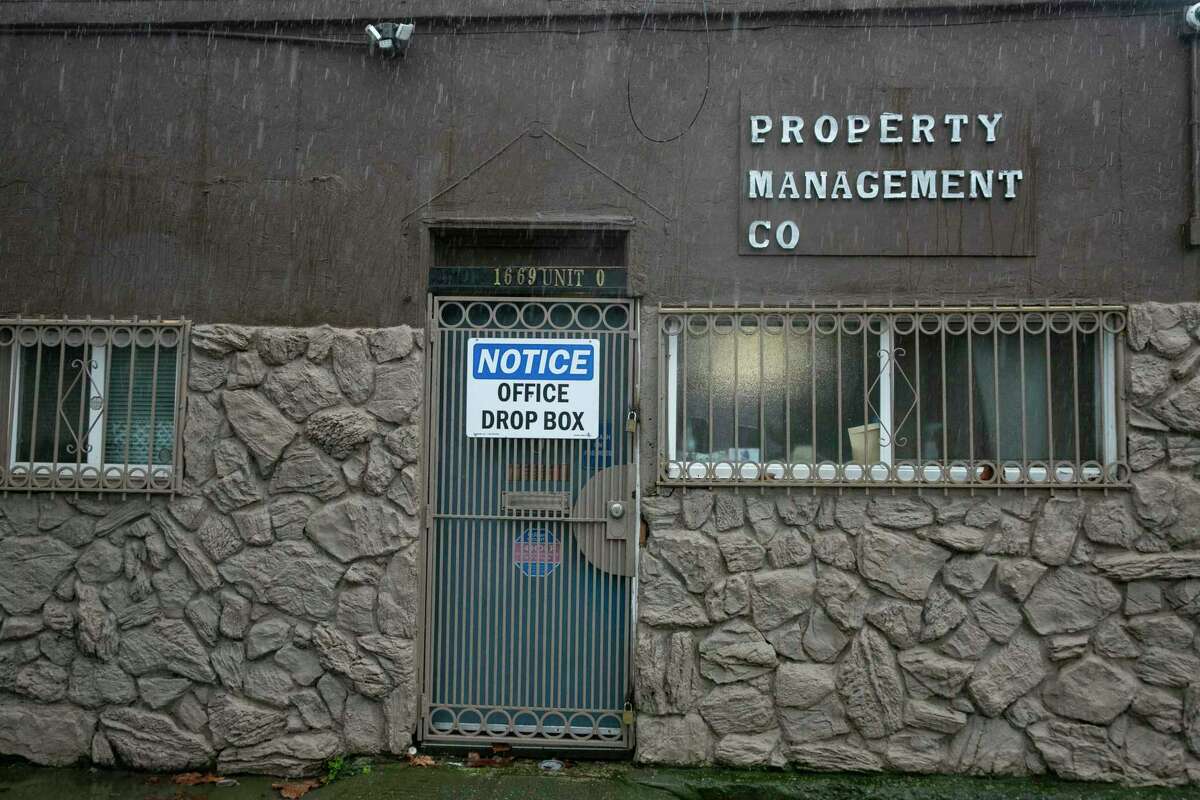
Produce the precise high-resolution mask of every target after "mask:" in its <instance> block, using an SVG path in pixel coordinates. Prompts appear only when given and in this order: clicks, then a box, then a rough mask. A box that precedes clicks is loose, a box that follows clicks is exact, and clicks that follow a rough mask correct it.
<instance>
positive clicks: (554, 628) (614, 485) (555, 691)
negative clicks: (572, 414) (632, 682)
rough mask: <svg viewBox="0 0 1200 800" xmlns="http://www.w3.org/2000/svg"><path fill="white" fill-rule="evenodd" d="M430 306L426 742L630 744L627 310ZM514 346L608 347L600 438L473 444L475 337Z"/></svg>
mask: <svg viewBox="0 0 1200 800" xmlns="http://www.w3.org/2000/svg"><path fill="white" fill-rule="evenodd" d="M430 305H431V320H430V331H431V334H432V335H431V352H430V364H431V366H430V369H431V374H430V390H429V401H430V402H429V406H428V408H429V417H428V424H429V428H428V430H429V437H428V440H429V453H428V463H429V465H430V468H429V484H428V492H429V495H428V503H429V506H428V508H429V509H430V510H431V515H430V516H431V519H430V529H429V532H428V545H427V548H426V554H427V557H426V561H427V563H426V569H427V573H426V575H427V580H426V587H427V589H426V592H427V593H426V602H425V632H426V633H425V636H426V642H425V663H424V690H423V694H422V717H423V722H422V733H423V738H424V740H425V741H433V742H441V743H463V744H466V743H471V742H483V741H495V740H509V741H513V742H514V743H518V742H520V741H521V740H525V741H526V743H527V744H529V745H531V746H555V747H566V746H570V747H591V748H596V747H602V748H614V749H623V748H628V747H631V746H632V738H631V723H632V713H630V712H629V708H630V705H629V703H630V699H631V698H630V694H629V673H630V665H629V660H630V648H631V642H630V640H631V636H630V631H631V624H630V623H631V576H632V575H633V572H634V550H635V546H636V538H635V537H636V536H637V530H638V528H637V523H636V517H637V515H636V509H635V507H634V491H635V485H636V482H635V475H634V469H635V463H636V458H635V456H634V435H633V430H634V428H635V425H634V424H632V423H633V422H634V421H635V420H636V417H635V415H634V412H633V408H634V406H633V399H634V386H635V369H636V364H637V359H636V350H635V347H636V338H637V336H636V331H637V315H636V313H635V306H634V303H633V302H632V301H629V300H593V299H587V300H582V299H581V300H575V299H562V300H558V299H545V298H543V299H538V300H532V299H507V298H499V299H498V298H489V299H487V300H483V299H473V298H461V297H455V298H438V299H435V300H434V301H433V302H432V303H431V304H430ZM508 338H514V339H519V338H527V339H528V338H537V339H548V338H550V339H591V340H599V349H598V358H597V368H598V377H599V386H600V403H599V416H598V419H599V427H598V433H599V435H598V436H597V437H596V438H594V439H575V440H570V439H538V438H524V439H521V438H469V437H468V436H467V435H466V424H465V419H464V416H465V411H466V388H465V387H466V383H467V374H466V373H467V365H468V356H467V354H468V352H469V346H468V342H469V341H470V340H472V339H492V340H494V339H508ZM477 344H481V343H477Z"/></svg>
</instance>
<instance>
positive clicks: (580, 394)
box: [467, 339, 600, 439]
mask: <svg viewBox="0 0 1200 800" xmlns="http://www.w3.org/2000/svg"><path fill="white" fill-rule="evenodd" d="M599 361H600V340H599V339H472V340H470V342H468V344H467V436H471V437H476V436H485V437H496V438H506V439H595V438H596V436H597V435H598V433H599V428H600V380H599V374H598V369H597V367H598V364H599Z"/></svg>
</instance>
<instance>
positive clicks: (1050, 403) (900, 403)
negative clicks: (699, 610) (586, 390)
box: [659, 305, 1127, 487]
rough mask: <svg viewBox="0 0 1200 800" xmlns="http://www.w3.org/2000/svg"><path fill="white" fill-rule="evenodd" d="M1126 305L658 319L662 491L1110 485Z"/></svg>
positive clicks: (1116, 479)
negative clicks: (760, 484)
mask: <svg viewBox="0 0 1200 800" xmlns="http://www.w3.org/2000/svg"><path fill="white" fill-rule="evenodd" d="M1124 327H1125V312H1124V309H1123V308H1122V307H1118V306H1083V305H1075V306H1059V307H1048V306H1039V307H1034V306H1022V305H1015V306H1005V307H1000V306H988V307H979V308H976V307H971V306H966V307H963V308H942V307H933V308H917V307H913V308H891V307H889V308H874V309H873V308H861V309H846V308H816V307H812V308H808V309H794V308H786V309H768V308H730V309H690V308H674V309H663V310H661V312H660V315H659V330H660V336H661V343H660V344H661V349H660V356H661V357H660V363H661V369H662V372H661V376H662V381H663V386H664V391H663V392H662V393H661V395H662V402H663V407H662V409H661V412H660V413H661V416H660V419H662V420H664V422H665V424H664V425H662V426H661V428H660V431H659V454H660V470H659V472H660V474H659V479H660V481H661V482H663V483H666V484H673V483H675V484H687V483H701V484H703V483H717V482H727V481H775V482H786V483H788V484H804V485H810V484H811V485H822V484H823V485H861V484H876V483H881V484H892V485H895V484H913V485H918V484H934V485H940V486H952V485H967V486H979V485H988V486H996V487H1003V486H1014V487H1027V486H1030V485H1055V486H1064V485H1067V486H1112V485H1114V484H1122V483H1124V482H1125V480H1126V478H1127V475H1126V471H1125V469H1124V467H1123V465H1122V464H1121V459H1120V454H1119V452H1118V445H1119V442H1120V441H1121V437H1120V436H1119V429H1120V428H1121V421H1120V418H1119V414H1118V409H1117V392H1116V376H1117V374H1119V370H1118V369H1117V359H1118V357H1119V354H1118V346H1117V341H1118V337H1119V336H1120V335H1121V334H1122V332H1123V330H1124Z"/></svg>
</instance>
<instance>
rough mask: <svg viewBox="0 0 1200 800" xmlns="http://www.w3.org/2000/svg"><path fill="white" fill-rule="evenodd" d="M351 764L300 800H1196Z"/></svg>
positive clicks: (32, 778) (169, 794)
mask: <svg viewBox="0 0 1200 800" xmlns="http://www.w3.org/2000/svg"><path fill="white" fill-rule="evenodd" d="M366 764H367V762H355V763H353V764H351V765H348V766H347V768H346V769H345V770H344V771H343V776H342V777H339V778H338V779H337V780H335V781H333V782H332V783H329V784H328V785H325V786H322V787H321V788H319V789H315V790H313V791H311V792H310V793H308V794H307V795H305V798H306V800H409V798H411V799H412V800H418V799H419V800H472V799H473V798H489V799H490V798H497V799H498V800H510V799H511V800H529V798H539V799H541V798H546V800H557V799H558V798H561V800H671V798H680V800H791V799H792V798H795V799H796V800H859V799H860V798H861V799H862V800H960V799H961V798H967V797H969V798H976V800H1034V799H1035V798H1054V799H1055V800H1059V799H1061V800H1160V799H1161V800H1168V798H1169V799H1170V800H1183V799H1184V798H1188V799H1189V800H1190V799H1191V798H1196V800H1200V788H1182V789H1128V788H1124V787H1120V786H1113V785H1108V784H1085V783H1065V782H1061V781H1048V780H1040V779H984V778H956V777H925V776H903V775H870V776H864V775H825V774H810V773H797V772H784V771H774V772H748V771H735V770H719V769H694V770H655V769H641V768H637V767H633V766H631V765H629V764H625V763H585V764H578V765H572V766H569V767H568V768H566V769H564V770H563V771H562V772H560V773H557V774H544V773H542V772H540V771H539V770H538V768H537V765H536V762H524V761H519V762H517V763H515V764H513V765H512V766H510V767H504V768H482V769H468V768H465V767H459V766H454V765H453V759H445V760H443V761H442V762H441V763H440V764H439V766H436V767H432V768H413V767H409V766H407V765H406V764H398V763H375V764H370V765H369V768H368V770H367V771H364V769H363V768H364V766H365V765H366ZM236 780H237V785H235V786H216V785H199V786H179V785H176V784H174V783H173V782H172V780H171V776H167V775H158V776H154V775H148V774H145V773H129V772H118V771H107V770H93V769H87V768H79V769H74V768H72V769H51V768H46V767H37V766H33V765H30V764H27V763H23V762H6V763H2V764H0V798H5V799H6V798H13V800H17V799H18V798H19V800H85V799H86V800H266V799H267V798H278V797H280V793H279V792H278V791H277V790H276V789H273V788H272V784H273V783H278V782H280V779H278V778H264V777H257V776H239V777H237V778H236Z"/></svg>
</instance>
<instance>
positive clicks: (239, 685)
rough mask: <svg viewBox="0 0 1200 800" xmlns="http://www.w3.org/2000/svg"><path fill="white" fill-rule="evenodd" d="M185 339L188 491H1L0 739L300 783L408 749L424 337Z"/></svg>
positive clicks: (305, 334)
mask: <svg viewBox="0 0 1200 800" xmlns="http://www.w3.org/2000/svg"><path fill="white" fill-rule="evenodd" d="M192 344H193V347H192V359H191V364H190V371H189V372H190V374H189V381H188V384H189V397H188V411H187V419H186V425H185V434H184V439H185V442H184V456H185V460H186V467H185V479H186V486H185V490H184V492H183V495H182V496H179V497H177V498H175V499H173V500H169V499H167V498H159V499H153V500H150V501H147V500H145V499H142V498H134V499H122V498H120V497H107V498H105V497H100V498H97V497H94V496H88V495H81V496H79V497H78V498H76V497H74V496H61V495H60V496H57V497H51V496H49V495H36V494H35V495H32V496H26V495H20V494H9V495H7V496H3V497H0V608H2V609H3V613H0V620H2V621H0V752H3V753H6V754H18V755H22V756H25V757H27V758H30V759H33V760H34V761H38V762H40V763H46V764H65V763H71V762H74V761H77V760H80V759H91V760H92V761H93V762H95V763H97V764H101V765H111V764H114V763H119V764H122V765H127V766H132V767H138V768H146V769H156V770H181V769H185V768H199V767H205V766H209V765H212V764H214V763H215V765H216V766H217V768H219V769H220V770H222V771H224V772H245V771H249V772H270V773H284V774H294V773H300V772H311V771H315V770H318V769H320V768H321V766H322V764H323V762H324V761H325V760H326V759H327V758H329V757H331V756H333V755H335V754H337V753H342V752H355V753H380V752H390V753H399V752H402V751H403V750H404V749H405V748H407V747H408V745H409V744H410V742H411V739H412V734H413V731H414V730H415V725H416V707H415V703H416V697H417V686H416V652H417V649H418V643H417V642H416V641H415V638H416V636H417V633H418V631H417V618H418V613H419V611H418V609H419V591H418V586H419V579H418V573H417V570H418V563H419V558H418V556H419V543H418V540H419V528H420V526H419V521H418V500H419V497H420V478H419V475H418V473H417V463H418V461H419V459H418V453H419V438H420V436H419V424H420V415H419V408H420V403H421V396H422V369H423V367H422V355H423V353H422V339H421V334H420V332H416V333H414V332H413V331H412V330H410V329H409V328H403V327H401V328H390V329H383V330H369V331H345V330H333V329H331V328H317V329H307V330H299V329H251V328H241V327H236V326H225V325H221V326H201V327H198V328H196V329H194V331H193V337H192Z"/></svg>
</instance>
